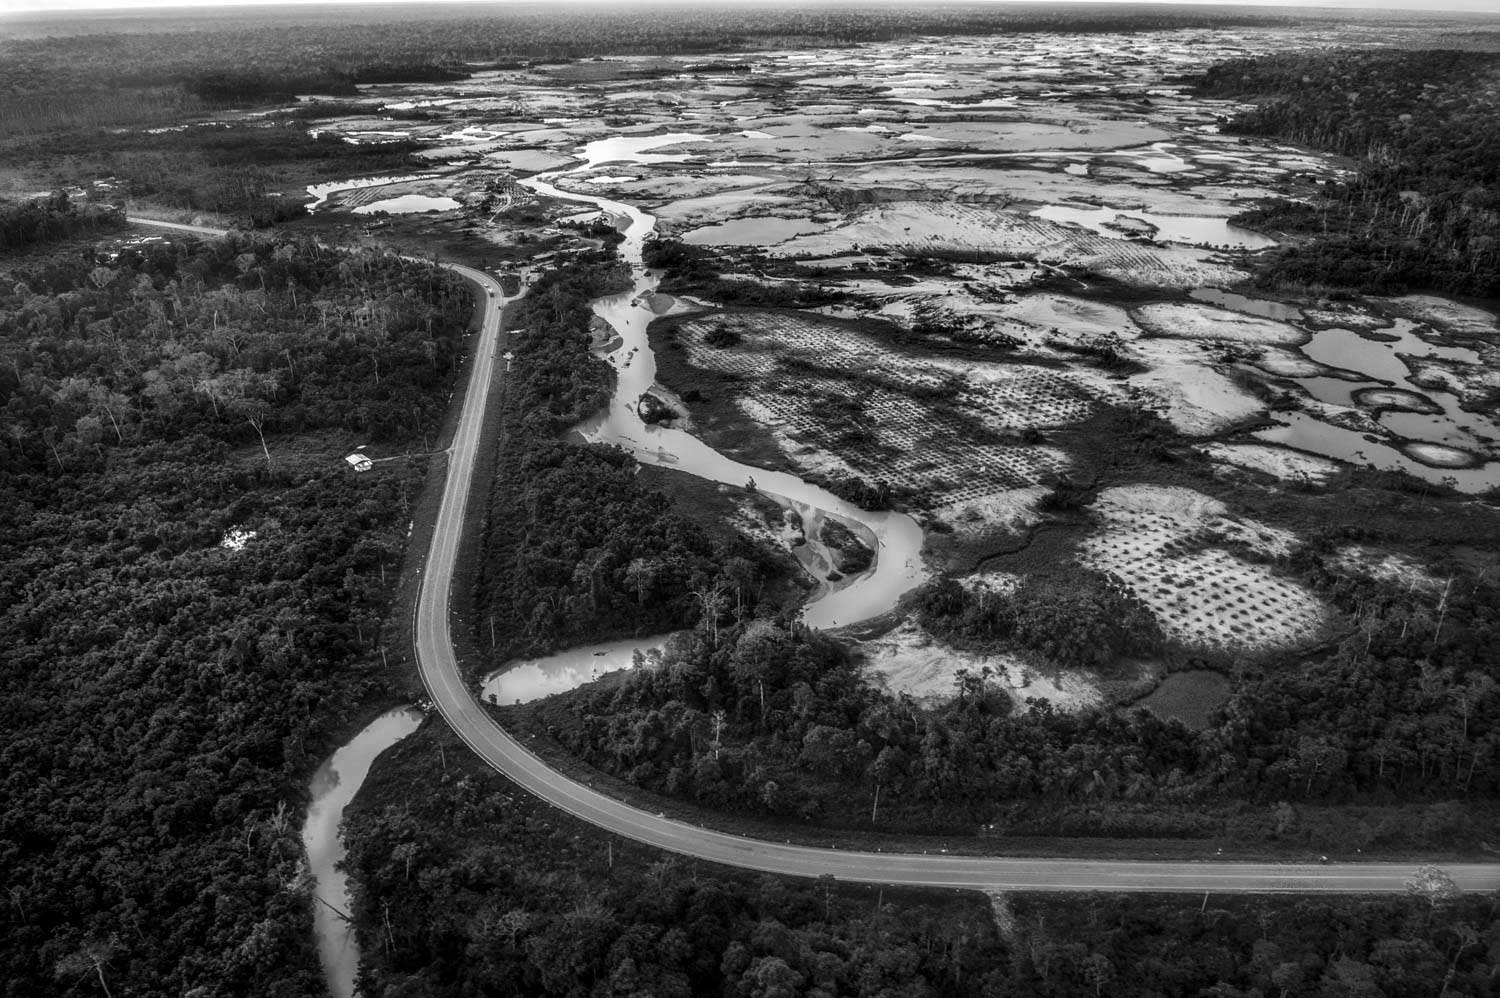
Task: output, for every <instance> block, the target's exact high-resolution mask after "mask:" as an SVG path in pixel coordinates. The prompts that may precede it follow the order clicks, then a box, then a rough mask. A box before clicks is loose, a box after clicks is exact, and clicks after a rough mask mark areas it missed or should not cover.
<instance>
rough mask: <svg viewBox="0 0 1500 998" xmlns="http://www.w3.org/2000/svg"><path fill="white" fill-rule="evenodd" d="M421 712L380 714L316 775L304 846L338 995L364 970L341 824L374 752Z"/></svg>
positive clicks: (321, 951)
mask: <svg viewBox="0 0 1500 998" xmlns="http://www.w3.org/2000/svg"><path fill="white" fill-rule="evenodd" d="M421 723H422V712H421V711H419V710H416V709H414V708H411V707H398V708H397V709H395V710H390V711H386V712H385V713H384V714H381V715H380V716H379V717H377V718H376V719H375V720H373V721H371V722H370V724H369V725H368V726H367V727H366V728H365V729H364V730H363V731H361V732H360V733H359V734H357V735H355V736H354V738H353V739H351V740H350V741H349V742H348V743H346V744H345V745H344V746H343V747H342V748H340V749H339V750H338V751H337V752H335V753H333V756H332V757H331V758H330V759H329V760H328V761H327V762H325V763H323V765H321V766H319V767H318V771H317V772H316V773H314V774H313V778H312V785H311V787H310V788H309V789H310V790H311V792H312V803H311V804H309V805H308V808H307V821H306V822H305V823H304V824H303V826H302V846H303V848H304V849H306V850H307V866H308V870H309V872H311V874H312V878H313V897H314V898H315V899H316V900H315V903H314V906H313V928H314V931H315V932H316V935H317V937H318V959H319V960H320V961H321V962H322V964H323V978H324V980H325V981H327V982H328V990H329V992H330V993H331V994H333V996H334V998H352V996H353V995H354V977H355V974H356V973H358V971H359V947H358V946H357V945H356V944H355V940H354V928H353V926H352V925H351V924H350V922H349V880H348V878H347V877H345V876H344V871H343V870H340V869H339V868H338V864H339V863H340V862H341V861H342V860H343V858H344V840H343V838H342V837H341V836H340V835H339V823H340V822H342V821H343V820H344V808H346V807H348V806H349V802H350V801H352V800H353V799H354V794H355V792H356V791H358V790H359V787H360V784H362V783H364V781H365V775H366V774H367V773H369V771H370V764H371V763H373V762H374V761H375V757H376V756H378V755H380V753H382V752H384V751H385V750H386V749H388V748H390V747H391V746H392V745H394V744H396V743H397V742H399V741H400V740H401V739H403V738H405V737H406V736H407V735H409V734H411V733H412V732H413V731H416V730H417V727H418V725H420V724H421Z"/></svg>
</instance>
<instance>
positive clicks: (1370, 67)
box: [1198, 49, 1500, 297]
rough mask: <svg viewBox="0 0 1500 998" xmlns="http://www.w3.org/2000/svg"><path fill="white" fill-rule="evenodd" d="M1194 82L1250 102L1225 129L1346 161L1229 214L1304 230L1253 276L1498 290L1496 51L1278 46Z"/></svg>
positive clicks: (1264, 225)
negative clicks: (1282, 195)
mask: <svg viewBox="0 0 1500 998" xmlns="http://www.w3.org/2000/svg"><path fill="white" fill-rule="evenodd" d="M1198 91H1199V92H1200V93H1202V94H1204V95H1205V96H1211V97H1231V98H1236V99H1241V100H1245V99H1249V100H1253V101H1255V102H1256V106H1255V108H1253V109H1252V110H1250V111H1246V112H1244V113H1242V114H1240V115H1238V116H1236V118H1235V119H1234V120H1233V121H1232V122H1231V123H1230V125H1229V126H1228V127H1227V128H1226V131H1228V132H1230V133H1233V134H1241V135H1253V136H1264V137H1270V138H1275V139H1279V140H1282V141H1289V142H1298V143H1302V144H1305V145H1309V146H1312V147H1314V148H1317V149H1323V150H1326V151H1329V152H1334V153H1338V154H1340V155H1344V156H1350V157H1353V158H1355V159H1357V160H1358V166H1357V174H1356V176H1355V177H1354V179H1352V180H1350V181H1347V182H1338V181H1329V182H1327V183H1326V184H1325V185H1324V187H1323V190H1322V191H1321V195H1320V197H1319V198H1318V199H1317V200H1316V201H1315V202H1313V203H1311V204H1304V203H1293V202H1278V203H1275V204H1271V205H1269V206H1266V207H1262V208H1260V209H1257V210H1255V211H1252V212H1250V213H1248V214H1246V215H1242V216H1240V217H1239V218H1238V219H1237V221H1240V222H1243V223H1244V224H1247V225H1250V226H1252V227H1255V228H1260V229H1263V230H1269V231H1286V232H1290V233H1293V234H1295V235H1299V236H1303V237H1305V241H1304V242H1302V243H1301V244H1299V245H1294V246H1290V247H1287V248H1284V249H1280V250H1277V251H1275V252H1273V253H1271V254H1269V256H1268V259H1267V260H1266V262H1265V264H1264V265H1263V270H1262V278H1263V280H1266V281H1271V282H1285V283H1290V284H1294V285H1311V286H1319V285H1326V286H1339V287H1353V288H1357V289H1360V290H1363V291H1369V292H1375V293H1400V292H1403V291H1406V290H1416V289H1433V290H1437V291H1444V292H1449V293H1452V294H1464V295H1474V296H1480V297H1494V296H1497V295H1500V128H1497V127H1496V125H1497V122H1500V53H1494V52H1459V51H1429V50H1416V51H1413V50H1404V49H1389V50H1387V49H1376V50H1335V51H1331V52H1330V51H1324V52H1301V53H1285V54H1278V55H1271V56H1262V57H1258V58H1254V59H1240V60H1233V61H1230V62H1226V63H1221V64H1219V65H1216V66H1213V67H1211V68H1210V69H1209V70H1208V71H1207V72H1206V73H1205V74H1204V76H1203V77H1202V78H1201V80H1199V81H1198Z"/></svg>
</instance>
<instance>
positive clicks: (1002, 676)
mask: <svg viewBox="0 0 1500 998" xmlns="http://www.w3.org/2000/svg"><path fill="white" fill-rule="evenodd" d="M857 648H858V650H859V651H860V653H861V654H863V655H864V657H865V663H866V667H867V668H868V669H869V670H870V671H872V672H873V673H875V675H876V676H877V677H879V680H878V681H880V682H882V683H883V684H884V685H885V687H886V689H888V690H890V691H891V692H892V693H896V694H901V693H905V694H907V695H908V696H911V697H912V698H913V699H915V700H918V701H922V702H926V703H938V702H941V701H944V700H950V699H952V698H953V696H954V689H955V687H954V682H955V679H956V677H957V675H958V673H959V671H960V670H967V671H968V672H970V673H972V674H975V675H977V674H979V673H980V671H981V670H983V669H985V668H988V669H990V670H991V671H992V682H994V683H995V685H997V686H999V687H1000V688H1001V689H1003V690H1005V691H1006V692H1007V693H1008V694H1010V696H1011V699H1012V700H1014V701H1015V702H1016V703H1018V704H1020V703H1023V702H1024V701H1026V700H1027V699H1029V698H1032V697H1035V698H1036V699H1038V700H1045V701H1047V702H1048V703H1050V704H1051V705H1052V706H1053V707H1055V708H1057V709H1058V710H1082V709H1084V708H1086V707H1093V706H1096V705H1097V704H1099V703H1100V701H1101V700H1102V697H1101V695H1100V692H1099V688H1098V686H1096V685H1095V684H1094V681H1093V679H1092V678H1091V677H1090V676H1088V675H1087V674H1085V673H1082V672H1074V671H1068V670H1063V671H1056V672H1048V674H1046V675H1043V674H1042V673H1041V672H1040V671H1037V670H1036V669H1034V668H1033V667H1032V666H1030V665H1028V664H1027V663H1026V662H1025V661H1024V660H1022V659H1021V658H1019V657H1017V656H1015V655H1011V654H1005V653H1000V654H993V655H989V654H984V653H980V652H966V651H959V650H957V649H955V648H949V647H948V646H947V645H944V644H943V643H942V642H940V641H938V640H937V639H936V638H934V637H933V636H932V635H931V634H929V633H927V631H926V630H925V629H924V628H923V627H922V626H921V625H920V624H918V623H916V622H915V621H912V620H907V621H905V622H903V623H902V624H901V626H899V627H897V628H896V629H895V630H893V631H891V632H889V633H888V634H885V635H883V636H882V637H879V638H874V639H872V640H869V641H863V642H860V643H859V644H858V645H857Z"/></svg>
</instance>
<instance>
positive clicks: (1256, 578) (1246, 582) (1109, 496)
mask: <svg viewBox="0 0 1500 998" xmlns="http://www.w3.org/2000/svg"><path fill="white" fill-rule="evenodd" d="M1093 508H1094V510H1095V511H1096V512H1097V513H1098V515H1099V516H1100V518H1101V520H1102V523H1101V528H1100V530H1099V531H1098V532H1097V533H1095V534H1094V535H1093V536H1091V537H1089V538H1088V539H1087V540H1085V541H1084V542H1083V543H1082V544H1081V545H1080V547H1079V561H1081V562H1082V563H1083V564H1084V565H1086V566H1088V567H1090V568H1094V569H1098V570H1099V571H1102V572H1107V573H1110V574H1113V575H1115V576H1117V577H1118V578H1120V579H1121V581H1123V582H1124V584H1125V585H1126V586H1127V587H1128V588H1129V589H1130V591H1131V592H1132V593H1133V594H1134V595H1135V596H1136V597H1137V598H1139V599H1140V600H1141V601H1142V602H1143V603H1145V604H1146V606H1147V607H1148V608H1149V609H1150V610H1151V613H1152V614H1153V615H1154V616H1155V617H1156V619H1157V622H1158V623H1159V624H1160V625H1161V628H1162V630H1163V631H1164V632H1165V633H1166V634H1167V635H1168V636H1169V637H1171V638H1173V639H1175V640H1177V641H1179V642H1181V643H1182V644H1184V645H1186V646H1188V647H1190V648H1207V649H1217V650H1252V651H1253V650H1266V649H1272V648H1285V647H1292V646H1295V645H1298V644H1302V643H1304V642H1306V641H1308V640H1310V639H1312V638H1313V637H1315V636H1316V635H1317V634H1318V632H1319V631H1320V630H1321V629H1322V627H1323V626H1324V624H1325V623H1326V621H1327V619H1328V613H1327V611H1326V610H1325V608H1324V607H1323V606H1322V604H1321V603H1319V602H1318V600H1316V599H1315V598H1314V597H1313V596H1312V595H1311V594H1309V593H1308V592H1306V591H1305V590H1304V589H1302V587H1301V586H1299V585H1297V584H1296V583H1294V582H1291V581H1289V580H1286V579H1282V578H1280V577H1279V576H1277V575H1276V574H1275V573H1274V572H1273V571H1272V569H1271V568H1269V567H1268V566H1266V565H1264V564H1260V563H1257V562H1249V561H1245V560H1243V559H1241V558H1239V557H1238V556H1236V555H1235V554H1232V553H1231V552H1230V550H1228V549H1227V548H1226V545H1241V544H1243V545H1245V546H1247V547H1249V548H1250V549H1251V550H1252V551H1254V552H1256V553H1257V554H1260V555H1262V556H1270V557H1277V556H1284V555H1285V554H1287V553H1288V552H1289V551H1290V550H1291V547H1292V545H1293V543H1294V542H1295V538H1294V537H1293V536H1292V535H1291V534H1290V533H1288V532H1286V531H1282V530H1275V529H1272V528H1269V527H1266V526H1264V525H1263V524H1259V523H1255V522H1254V521H1250V520H1242V519H1236V518H1233V517H1230V516H1229V515H1228V510H1227V509H1226V507H1225V506H1224V505H1223V504H1222V503H1220V502H1219V501H1218V500H1216V499H1212V498H1210V497H1208V496H1205V495H1203V494H1202V493H1199V492H1194V491H1192V490H1191V489H1183V488H1175V487H1164V486H1148V485H1130V486H1122V487H1119V488H1113V489H1108V490H1106V491H1105V492H1103V493H1102V494H1101V495H1100V496H1099V498H1098V500H1097V501H1096V502H1095V503H1094V507H1093Z"/></svg>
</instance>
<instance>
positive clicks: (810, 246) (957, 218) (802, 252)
mask: <svg viewBox="0 0 1500 998" xmlns="http://www.w3.org/2000/svg"><path fill="white" fill-rule="evenodd" d="M871 247H879V248H882V249H886V250H893V251H896V252H905V253H911V254H914V255H918V256H922V255H927V256H934V255H935V256H942V255H944V254H953V253H963V254H989V255H993V256H995V257H1005V258H1025V259H1033V260H1038V261H1041V262H1043V263H1049V264H1053V265H1056V266H1063V265H1066V266H1071V267H1078V268H1082V269H1086V270H1089V271H1091V272H1094V273H1097V274H1100V275H1103V276H1107V277H1112V278H1114V279H1116V280H1120V281H1124V282H1126V283H1129V284H1136V285H1142V286H1147V287H1174V288H1175V287H1183V288H1189V287H1202V286H1204V285H1207V284H1218V283H1233V282H1235V281H1237V280H1239V279H1241V278H1243V276H1244V275H1243V274H1242V273H1241V272H1240V271H1238V270H1236V269H1235V268H1234V267H1232V266H1230V265H1228V264H1225V263H1220V262H1218V261H1217V259H1216V258H1215V257H1214V256H1213V254H1210V253H1205V252H1203V251H1201V250H1193V249H1188V248H1186V247H1177V246H1149V245H1144V244H1141V243H1136V242H1132V241H1129V240H1125V239H1111V238H1109V237H1107V236H1101V235H1098V234H1097V233H1093V232H1090V231H1088V230H1087V229H1083V228H1079V227H1078V226H1075V225H1063V224H1059V223H1057V222H1050V221H1047V220H1046V219H1042V218H1035V217H1033V216H1030V215H1026V214H1022V213H1018V212H1014V211H1007V210H1004V209H1000V208H995V207H991V206H988V205H974V204H963V203H958V202H941V201H897V202H892V203H890V204H882V205H874V206H871V207H869V208H866V209H863V210H861V211H860V213H859V214H857V215H856V216H855V217H853V218H852V219H851V220H850V221H848V222H847V223H845V224H843V225H839V226H836V227H834V228H831V229H828V230H826V231H823V232H817V233H812V234H809V235H805V236H798V237H797V238H795V239H790V240H787V241H786V242H783V243H780V244H778V245H776V246H775V247H773V248H772V252H774V253H776V254H778V255H781V256H814V257H816V256H836V255H840V254H844V253H849V252H851V251H855V250H859V249H868V248H871Z"/></svg>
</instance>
